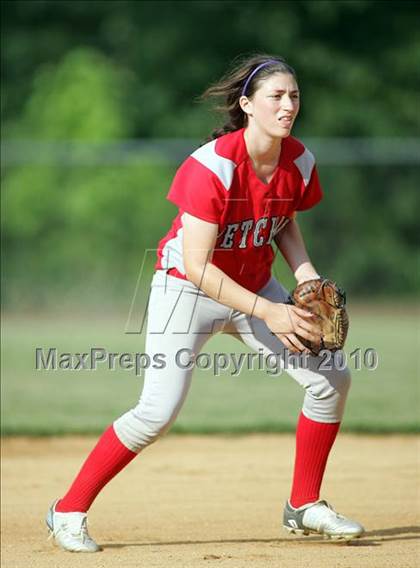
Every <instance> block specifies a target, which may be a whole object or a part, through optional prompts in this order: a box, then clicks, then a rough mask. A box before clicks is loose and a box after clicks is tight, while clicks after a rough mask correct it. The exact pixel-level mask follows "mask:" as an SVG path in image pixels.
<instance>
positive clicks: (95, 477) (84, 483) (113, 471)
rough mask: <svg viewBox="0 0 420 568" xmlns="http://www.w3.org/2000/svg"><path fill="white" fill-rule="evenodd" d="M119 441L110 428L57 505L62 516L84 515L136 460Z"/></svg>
mask: <svg viewBox="0 0 420 568" xmlns="http://www.w3.org/2000/svg"><path fill="white" fill-rule="evenodd" d="M136 455H137V454H136V453H135V452H132V451H131V450H129V449H128V448H127V447H126V446H124V444H123V443H122V442H121V441H120V440H119V438H118V437H117V435H116V433H115V430H114V427H113V426H112V425H111V426H109V427H108V428H107V429H106V430H105V432H104V433H103V434H102V436H101V437H100V438H99V440H98V443H97V444H96V446H95V447H94V448H93V450H92V451H91V453H90V454H89V455H88V457H87V459H86V461H85V463H84V464H83V465H82V468H81V470H80V471H79V473H78V474H77V477H76V479H75V480H74V481H73V484H72V486H71V487H70V489H69V490H68V492H67V493H66V495H65V496H64V497H63V499H60V501H59V502H58V504H57V505H56V508H55V510H56V511H57V512H59V513H69V512H73V511H81V512H83V513H85V512H86V511H87V510H88V509H89V507H90V506H91V504H92V503H93V501H94V499H95V497H96V496H97V495H98V493H99V491H100V490H101V489H102V488H103V487H104V486H105V485H106V484H107V483H108V481H110V480H111V479H112V478H113V477H114V476H115V475H117V473H118V472H119V471H121V470H122V469H123V468H124V467H125V466H126V465H127V464H128V463H130V461H131V460H132V459H133V458H135V457H136Z"/></svg>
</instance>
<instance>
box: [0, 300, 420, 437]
mask: <svg viewBox="0 0 420 568" xmlns="http://www.w3.org/2000/svg"><path fill="white" fill-rule="evenodd" d="M350 316H351V329H350V334H349V338H348V342H347V345H346V351H347V352H348V353H350V352H351V351H352V350H353V349H355V348H357V347H360V348H361V349H362V352H363V350H365V349H367V348H373V349H375V350H376V351H377V353H378V358H379V365H378V368H377V369H376V370H375V371H369V370H367V369H362V370H355V369H354V363H353V362H351V364H350V367H351V368H352V370H353V386H352V390H351V393H350V397H349V400H348V405H347V412H346V415H345V420H344V423H343V430H347V431H356V432H414V431H419V419H418V416H419V412H418V411H419V383H418V376H419V373H418V370H419V368H418V357H419V344H418V341H417V338H418V314H416V313H415V312H413V311H410V308H408V307H407V308H405V307H400V308H398V309H394V310H392V309H391V308H390V307H389V306H386V305H385V306H376V307H373V306H369V305H366V306H365V307H364V306H363V305H359V306H356V307H354V309H353V310H350ZM125 318H126V314H122V315H121V317H109V316H91V315H89V316H88V315H85V316H83V315H81V314H77V315H72V316H71V315H66V316H63V315H60V316H59V315H57V316H56V319H54V318H53V317H46V316H45V317H42V318H40V317H29V316H28V317H25V318H22V317H17V316H11V315H8V316H5V317H4V318H3V334H2V337H3V339H2V351H3V356H2V429H3V433H4V434H29V435H37V434H43V435H49V434H66V433H98V432H101V431H102V430H103V429H104V427H105V426H106V425H107V424H109V423H110V422H111V421H112V420H113V419H114V418H116V417H117V416H119V415H120V414H121V413H123V412H124V411H126V410H127V409H128V408H130V407H131V406H134V405H135V404H136V401H137V399H138V396H139V394H140V391H141V386H142V379H141V378H138V377H136V376H135V374H134V372H133V371H123V370H119V371H109V370H97V371H93V372H92V371H36V370H35V348H36V347H43V348H47V347H57V349H58V350H59V351H62V352H65V351H68V352H85V351H88V350H89V349H90V348H91V347H103V348H105V349H107V350H109V351H113V352H120V353H122V352H134V353H135V352H143V344H144V335H141V336H139V335H127V334H124V326H125ZM205 351H207V352H212V351H217V352H222V351H227V352H230V351H245V352H246V351H247V349H245V348H244V347H243V346H242V344H241V343H239V342H238V341H237V340H235V339H234V338H232V337H229V336H226V335H218V336H216V337H214V338H212V339H211V340H210V342H209V343H208V344H207V345H206V346H205ZM302 395H303V393H302V391H301V389H300V387H299V386H298V385H297V384H296V383H295V382H294V381H293V380H292V379H291V378H290V377H289V376H288V375H287V374H285V373H282V374H281V375H280V376H277V377H272V376H271V377H270V376H269V375H268V374H267V373H266V372H265V371H247V372H243V373H242V374H241V375H240V376H239V377H236V378H235V377H232V376H230V374H229V371H226V372H224V373H223V374H222V375H221V376H219V377H215V376H214V375H213V373H212V372H211V371H198V370H197V371H196V372H195V375H194V379H193V384H192V387H191V391H190V394H189V397H188V399H187V401H186V403H185V405H184V408H183V409H182V411H181V414H180V416H179V417H178V420H177V422H176V424H175V426H174V427H173V429H172V431H173V432H188V433H194V432H195V433H216V432H226V433H245V432H265V431H266V432H274V431H277V432H282V431H292V430H294V426H295V421H296V417H297V414H298V412H299V409H300V407H301V403H302Z"/></svg>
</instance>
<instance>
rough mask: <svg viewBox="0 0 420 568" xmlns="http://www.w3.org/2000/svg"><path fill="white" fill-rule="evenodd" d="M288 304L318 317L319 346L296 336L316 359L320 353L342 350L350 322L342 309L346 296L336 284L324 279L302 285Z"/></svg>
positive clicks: (297, 287)
mask: <svg viewBox="0 0 420 568" xmlns="http://www.w3.org/2000/svg"><path fill="white" fill-rule="evenodd" d="M290 303H292V304H294V305H295V306H297V307H298V308H302V309H303V310H306V311H308V312H312V313H314V314H316V315H318V316H319V325H320V327H321V333H322V339H321V342H320V343H319V344H314V343H313V342H311V341H308V340H307V339H304V338H303V337H300V336H299V339H300V341H301V342H302V343H303V344H304V345H305V346H306V347H308V348H309V349H310V350H311V352H312V353H313V354H314V355H318V353H319V352H320V351H321V350H322V349H329V350H330V351H337V350H338V349H342V348H343V346H344V342H345V341H346V337H347V332H348V329H349V318H348V315H347V311H346V308H345V304H346V294H345V292H344V291H343V290H341V289H340V288H339V287H338V286H337V284H336V283H335V282H333V281H332V280H328V278H323V277H320V278H316V279H313V280H307V281H306V282H302V284H299V285H298V286H296V288H295V289H294V290H293V291H292V293H291V295H290Z"/></svg>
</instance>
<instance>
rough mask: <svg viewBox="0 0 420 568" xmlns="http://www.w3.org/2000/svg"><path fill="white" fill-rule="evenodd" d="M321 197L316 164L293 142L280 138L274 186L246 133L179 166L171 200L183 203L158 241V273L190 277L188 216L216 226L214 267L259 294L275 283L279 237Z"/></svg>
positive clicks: (219, 140)
mask: <svg viewBox="0 0 420 568" xmlns="http://www.w3.org/2000/svg"><path fill="white" fill-rule="evenodd" d="M321 198H322V190H321V187H320V184H319V181H318V174H317V170H316V165H315V159H314V157H313V155H312V154H311V152H310V151H309V150H307V149H306V148H305V146H304V145H303V144H302V143H301V142H300V141H299V140H297V139H296V138H293V137H292V136H288V137H287V138H284V139H283V141H282V149H281V153H280V158H279V162H278V164H277V167H276V169H275V172H274V175H273V177H272V179H271V181H270V183H264V182H263V181H261V180H260V179H259V178H258V177H257V175H256V173H255V171H254V170H253V167H252V162H251V159H250V157H249V155H248V152H247V149H246V145H245V140H244V129H243V128H242V129H240V130H237V131H235V132H232V133H230V134H226V135H224V136H221V137H220V138H217V139H216V140H212V141H211V142H208V143H207V144H204V145H203V146H201V147H200V148H198V150H196V151H195V152H193V153H192V154H191V155H190V156H189V157H188V158H187V159H186V160H185V161H184V162H183V164H182V165H181V166H180V168H179V169H178V171H177V173H176V175H175V178H174V181H173V183H172V185H171V188H170V190H169V193H168V195H167V199H168V200H169V201H171V202H172V203H174V204H175V205H177V206H178V209H179V211H178V215H177V216H176V217H175V219H174V221H173V223H172V227H171V228H170V230H169V231H168V233H167V234H166V235H165V237H164V238H163V239H162V240H161V241H160V242H159V245H158V254H157V257H158V258H157V263H156V265H155V268H156V269H157V270H162V269H163V270H168V273H169V274H171V275H173V276H176V277H178V278H183V279H186V276H185V267H184V261H183V252H182V240H183V215H184V213H189V214H190V215H193V216H195V217H198V218H199V219H202V220H204V221H208V222H209V223H215V224H217V225H218V226H219V234H218V237H217V241H216V245H215V249H214V252H213V256H212V263H213V264H215V265H216V266H218V267H219V268H220V269H221V270H223V271H224V272H225V273H226V274H227V275H228V276H230V277H231V278H232V279H233V280H235V281H236V282H238V284H241V285H242V286H244V287H245V288H247V289H248V290H251V291H252V292H257V291H258V290H259V289H261V288H262V287H263V286H264V285H265V284H266V283H267V282H268V280H269V279H270V276H271V266H272V264H273V261H274V258H275V253H274V250H273V247H272V244H273V241H274V238H275V236H276V235H277V234H278V233H279V232H280V231H281V230H282V229H283V228H284V227H285V226H286V225H287V224H288V223H289V222H290V220H291V219H293V217H294V216H295V214H296V211H303V210H305V209H310V208H311V207H313V206H314V205H315V204H316V203H318V201H320V200H321Z"/></svg>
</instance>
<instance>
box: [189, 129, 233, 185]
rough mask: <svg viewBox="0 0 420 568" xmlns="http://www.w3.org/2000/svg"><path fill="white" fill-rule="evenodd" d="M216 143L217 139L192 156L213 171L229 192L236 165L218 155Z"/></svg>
mask: <svg viewBox="0 0 420 568" xmlns="http://www.w3.org/2000/svg"><path fill="white" fill-rule="evenodd" d="M216 142H217V139H216V140H212V141H211V142H208V143H207V144H204V146H201V148H198V149H197V150H195V152H193V153H192V154H191V156H192V157H193V158H195V159H196V160H197V161H198V162H200V164H203V166H205V167H206V168H207V169H209V170H210V171H212V172H213V173H214V174H215V175H216V176H217V177H218V179H219V180H220V182H221V183H222V184H223V186H224V187H225V188H226V189H227V190H229V189H230V186H231V185H232V181H233V174H234V172H235V168H236V164H235V162H232V160H229V159H228V158H224V157H223V156H219V154H217V153H216Z"/></svg>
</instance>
